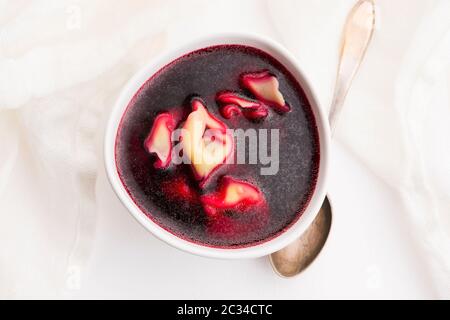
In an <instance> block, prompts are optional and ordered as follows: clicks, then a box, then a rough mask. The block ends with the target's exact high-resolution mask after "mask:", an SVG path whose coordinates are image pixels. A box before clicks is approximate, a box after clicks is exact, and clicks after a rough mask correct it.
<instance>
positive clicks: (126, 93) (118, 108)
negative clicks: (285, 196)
mask: <svg viewBox="0 0 450 320" xmlns="http://www.w3.org/2000/svg"><path fill="white" fill-rule="evenodd" d="M230 44H238V45H247V46H252V47H255V48H258V49H260V50H262V51H265V52H267V53H268V54H269V55H271V56H272V57H274V58H275V59H276V60H278V61H279V62H281V64H283V65H284V66H285V67H286V68H287V69H288V70H289V71H290V72H291V73H292V75H293V76H294V77H295V79H296V80H297V81H298V82H299V83H300V85H301V87H302V89H303V90H304V92H305V94H306V96H307V99H308V101H309V103H310V104H311V108H312V110H313V113H314V117H315V119H316V125H317V129H318V132H319V145H320V162H319V175H318V178H317V183H316V187H315V190H314V192H313V195H312V197H311V199H310V201H309V204H308V205H307V207H306V208H305V210H304V212H303V213H302V215H301V217H300V218H299V219H298V220H297V221H295V222H294V223H293V224H291V225H290V226H289V227H287V228H286V229H285V230H283V232H281V233H280V234H278V235H276V236H275V237H273V238H271V239H269V240H267V241H263V242H261V243H256V244H255V245H250V246H246V247H241V248H218V247H210V246H207V245H201V244H198V243H194V242H191V241H189V240H186V239H183V238H180V237H178V236H177V235H175V234H173V233H171V232H170V231H168V230H166V229H165V228H163V227H162V226H160V225H158V224H157V223H156V222H154V221H153V220H152V219H150V218H149V217H148V216H147V215H146V214H145V213H144V212H142V210H141V209H140V208H139V207H138V206H137V204H136V203H135V202H134V201H133V199H132V198H131V197H130V195H129V194H128V192H127V191H126V189H125V187H124V186H123V184H122V181H121V179H120V177H119V174H118V171H117V167H116V161H115V142H116V136H117V131H118V128H119V124H120V121H121V119H122V116H123V114H124V112H125V110H126V108H127V106H128V105H129V102H130V101H131V99H132V98H133V97H134V95H135V94H136V92H137V91H138V90H139V89H140V88H141V87H142V85H143V84H144V83H145V82H146V81H147V80H148V79H149V78H150V77H151V76H152V75H154V74H155V73H156V72H157V71H158V70H160V69H161V68H162V67H164V66H165V65H167V64H168V63H170V62H172V61H173V60H175V59H177V58H179V57H181V56H183V55H185V54H187V53H189V52H192V51H195V50H198V49H201V48H205V47H210V46H215V45H230ZM329 153H330V129H329V124H328V117H327V116H326V114H325V111H324V110H323V109H322V107H321V106H320V103H319V100H318V99H317V96H316V91H315V90H314V88H313V87H312V85H311V82H310V81H309V79H308V78H307V76H306V75H305V73H304V72H303V70H302V69H301V67H300V64H299V63H298V61H297V59H296V58H295V57H294V56H293V55H292V54H291V53H290V52H289V51H288V50H287V49H285V48H284V47H283V46H281V45H280V44H278V43H277V42H275V41H274V40H272V39H269V38H268V37H262V36H260V35H257V34H251V33H223V34H219V35H209V36H204V37H200V38H197V39H194V40H191V41H187V42H186V43H184V44H182V45H178V46H176V48H174V49H169V50H167V51H166V52H164V53H162V54H160V55H159V56H158V57H157V58H155V59H152V61H151V62H150V63H148V64H147V65H145V66H144V67H143V68H141V69H140V70H139V71H138V72H137V73H136V74H135V75H134V76H133V77H132V78H131V79H130V80H129V81H128V82H127V83H126V85H125V86H124V87H123V89H122V91H121V93H120V94H119V97H118V98H117V100H116V103H115V105H114V107H113V109H112V112H111V114H110V116H109V119H108V122H107V126H106V131H105V136H104V161H105V169H106V173H107V177H108V180H109V182H110V184H111V186H112V188H113V190H114V191H115V193H116V195H117V196H118V198H119V199H120V201H121V202H122V203H123V204H124V206H125V207H126V208H127V209H128V211H129V212H130V214H131V215H132V216H133V217H134V218H135V219H136V220H137V221H138V222H139V223H140V224H141V225H143V226H144V227H145V228H146V229H147V230H148V231H150V232H151V233H152V234H153V235H155V236H156V237H157V238H159V239H160V240H162V241H164V242H166V243H167V244H169V245H171V246H173V247H175V248H178V249H181V250H183V251H186V252H189V253H192V254H196V255H200V256H204V257H211V258H223V259H241V258H257V257H261V256H265V255H269V254H271V253H273V252H275V251H278V250H280V249H282V248H283V247H285V246H287V245H288V244H290V243H291V242H293V241H294V240H295V239H296V238H297V237H299V236H300V235H301V234H302V233H303V232H304V231H305V230H306V229H307V228H308V227H309V225H310V224H311V223H312V221H313V220H314V218H315V217H316V215H317V213H318V212H319V209H320V207H321V205H322V202H323V201H324V199H325V196H326V191H327V189H326V185H327V181H328V176H329V174H328V171H329Z"/></svg>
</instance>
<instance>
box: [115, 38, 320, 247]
mask: <svg viewBox="0 0 450 320" xmlns="http://www.w3.org/2000/svg"><path fill="white" fill-rule="evenodd" d="M246 75H249V76H248V77H247V78H246ZM149 76H151V77H150V78H149V79H148V80H147V81H146V82H145V84H144V85H143V86H142V87H141V89H140V90H139V91H138V92H137V93H136V95H135V96H134V98H133V99H132V101H130V103H129V105H128V107H127V109H126V111H125V113H124V115H123V117H122V119H121V122H120V126H119V130H118V133H117V137H116V147H115V157H116V164H117V169H118V173H119V176H120V179H121V181H122V183H123V185H124V187H125V188H126V190H127V192H128V193H129V195H130V197H131V198H132V199H133V201H134V202H135V203H136V204H137V206H138V207H139V208H140V209H141V210H142V211H143V213H144V214H146V215H147V216H148V218H149V219H152V220H153V221H154V222H156V223H157V224H158V225H160V226H161V227H163V228H164V229H166V230H168V231H169V232H171V233H173V234H175V235H177V236H179V237H181V238H184V239H187V240H189V241H192V242H195V243H198V244H202V245H206V246H212V247H220V248H240V247H245V246H250V245H255V244H257V243H260V242H263V241H267V240H268V239H271V238H273V237H275V236H277V235H279V234H280V233H281V232H283V231H284V230H285V229H286V228H287V227H289V226H290V225H291V224H293V223H294V222H295V221H297V219H299V218H300V216H301V214H302V213H303V211H304V209H305V208H306V206H307V205H308V203H309V201H310V199H311V196H312V194H313V192H314V189H315V186H316V182H317V177H318V169H319V160H320V155H319V134H318V130H317V126H316V121H315V118H314V115H313V112H312V109H311V106H310V103H309V101H308V100H307V98H306V95H305V94H304V91H303V89H302V87H301V86H300V84H299V83H298V82H297V81H296V80H295V78H294V77H293V76H292V75H291V74H290V73H289V71H288V70H287V69H286V68H285V67H284V66H283V65H282V64H281V63H280V62H278V61H277V60H276V59H274V58H273V57H271V56H270V55H269V54H267V53H265V52H263V51H261V50H259V49H256V48H253V47H249V46H242V45H222V46H214V47H208V48H204V49H200V50H197V51H194V52H191V53H189V54H187V55H185V56H182V57H180V58H178V59H176V60H175V61H173V62H171V63H169V64H168V65H166V66H165V67H163V68H162V69H161V70H160V71H158V72H157V73H156V74H155V75H153V76H152V75H149ZM269 76H270V77H272V78H268V77H269ZM266 79H268V81H267V82H264V81H266ZM273 79H276V80H277V83H278V84H279V92H280V93H281V94H282V97H283V99H284V101H285V105H282V103H281V104H280V103H278V105H277V104H274V103H271V101H269V100H270V99H269V100H267V97H265V96H264V95H263V94H262V95H260V94H258V91H257V90H259V87H258V85H259V84H260V83H261V84H262V85H266V83H269V86H270V85H272V82H270V81H273ZM252 81H254V82H252ZM258 81H259V82H258ZM253 83H255V86H254V87H252V84H253ZM255 88H256V89H255ZM261 88H262V86H261ZM264 88H266V87H264ZM253 89H254V90H253ZM223 93H225V94H228V93H231V97H230V96H227V95H222V96H220V95H221V94H223ZM234 95H235V96H236V97H237V98H236V97H235V96H234ZM238 98H239V99H244V100H245V101H247V100H248V101H250V102H251V104H248V105H249V106H250V108H247V109H246V108H244V107H242V105H245V101H244V102H242V105H240V102H241V101H240V100H239V99H238ZM278 98H279V96H278ZM230 99H231V100H230ZM233 99H234V100H233ZM229 101H231V102H233V103H229ZM278 102H279V99H278ZM194 105H198V106H199V107H193V106H194ZM203 107H204V109H205V110H206V112H205V114H206V115H207V117H209V118H208V119H215V120H217V121H216V122H214V121H215V120H214V121H212V125H213V126H214V125H215V123H218V125H217V126H218V127H220V126H221V125H224V126H226V127H227V128H229V129H243V130H247V129H255V130H259V129H267V130H268V132H269V138H268V140H269V142H270V130H272V129H278V130H279V157H278V159H279V170H278V172H277V173H276V174H274V175H261V171H260V169H261V168H264V167H268V165H267V164H261V163H260V162H259V161H257V163H256V164H249V163H248V162H249V161H248V160H249V152H250V149H251V148H249V146H248V144H247V145H246V156H247V157H246V159H247V161H246V163H247V164H221V165H220V166H217V168H214V170H210V171H208V176H207V177H204V179H203V180H199V179H200V178H199V172H200V169H201V168H200V169H197V171H196V170H195V168H193V166H192V165H189V164H180V165H175V164H173V163H169V160H170V159H166V160H168V161H167V164H166V162H164V161H158V160H159V159H158V157H161V155H158V153H155V152H153V153H152V152H149V151H154V149H151V147H149V143H152V142H153V140H154V137H150V135H151V133H152V130H153V132H157V131H156V130H155V129H153V128H154V126H156V124H155V123H158V122H161V123H163V124H164V125H165V126H166V127H163V129H166V128H170V127H171V129H175V128H183V126H184V127H188V124H189V123H190V122H189V121H190V119H191V118H193V117H191V118H190V115H191V114H192V113H193V111H194V109H195V108H197V109H198V108H203ZM193 108H194V109H193ZM158 119H160V120H161V121H158ZM205 119H206V118H205ZM163 120H164V121H163ZM205 121H208V120H205ZM210 122H211V121H210ZM163 131H164V130H163ZM169 133H170V132H169ZM149 137H150V138H151V139H150V138H149ZM150 140H151V141H150ZM149 141H150V142H149ZM172 147H173V146H172ZM155 148H156V147H155ZM233 148H234V151H236V150H235V149H236V142H235V143H234V145H233ZM156 149H157V148H156ZM270 151H271V150H270V143H269V152H270ZM227 188H228V189H227ZM236 190H238V191H237V192H238V193H237V194H239V192H244V193H245V196H246V198H245V199H242V201H240V202H236V201H234V200H235V198H233V195H234V193H232V192H234V191H236ZM227 195H228V196H227ZM230 195H231V196H230ZM229 199H233V201H234V202H233V201H231V200H229ZM227 201H228V202H227ZM230 201H231V202H230Z"/></svg>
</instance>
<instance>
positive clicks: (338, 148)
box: [0, 0, 450, 299]
mask: <svg viewBox="0 0 450 320" xmlns="http://www.w3.org/2000/svg"><path fill="white" fill-rule="evenodd" d="M355 2H356V1H353V0H342V1H335V0H321V1H317V0H295V1H294V0H282V1H281V0H278V1H269V0H260V1H251V0H249V1H234V0H233V1H232V0H228V1H197V0H191V1H114V2H112V1H106V0H96V1H87V0H86V1H39V0H36V1H32V2H31V1H0V24H1V25H2V29H1V31H0V150H1V151H0V297H2V298H254V299H258V298H288V299H290V298H445V297H446V298H449V297H450V256H449V252H450V240H449V234H450V216H449V212H450V191H449V190H450V142H449V139H448V137H449V136H450V126H449V125H448V123H449V120H450V108H449V107H450V104H449V88H450V85H449V84H450V82H449V80H450V68H449V59H448V57H449V53H450V21H449V20H448V17H449V16H450V1H448V0H427V1H425V0H423V1H422V0H414V1H412V0H397V1H392V0H375V2H376V4H377V29H376V32H375V34H374V38H373V42H372V45H371V47H370V49H369V51H368V52H367V55H366V59H365V61H364V63H363V65H362V67H361V70H360V73H359V74H358V76H357V78H356V79H355V82H354V86H353V87H352V90H351V92H350V94H349V96H348V100H347V103H346V106H345V110H344V112H343V115H342V117H341V121H340V123H339V127H338V129H337V132H336V142H335V144H334V147H333V156H334V159H333V163H332V168H331V169H332V174H331V175H332V177H331V183H330V189H329V190H330V191H329V194H330V197H331V201H332V205H333V210H334V217H333V225H332V231H331V234H330V238H329V239H328V242H327V244H326V246H325V248H324V250H323V252H322V253H321V255H320V256H319V258H318V259H317V260H316V261H315V262H314V263H313V264H312V265H311V266H310V267H309V268H308V269H307V270H306V271H305V272H304V273H303V274H301V275H300V276H299V277H298V278H296V279H289V280H286V279H281V278H279V277H277V276H276V275H275V274H274V273H273V272H272V270H271V267H270V265H269V263H268V261H267V259H256V260H241V261H219V260H209V259H205V258H199V257H195V256H191V255H189V254H186V253H183V252H180V251H178V250H176V249H173V248H170V247H168V246H167V245H165V244H163V243H161V242H160V241H158V240H156V239H155V238H154V237H152V236H151V235H150V234H148V233H147V232H146V231H145V230H144V229H143V228H142V227H141V226H140V225H138V224H137V222H135V221H134V219H132V218H131V216H130V215H129V214H128V213H127V212H126V210H125V209H124V208H123V206H122V205H121V204H120V202H119V201H118V200H117V198H116V197H115V195H114V193H113V191H112V189H111V188H110V186H109V185H108V183H107V180H106V177H105V173H104V167H103V159H102V153H101V147H102V138H103V137H102V136H103V130H104V124H105V120H106V119H107V117H108V114H109V111H110V109H111V107H112V105H113V103H114V101H115V99H116V97H117V95H118V92H119V91H120V88H121V87H122V86H123V85H124V83H125V82H126V81H127V80H128V79H129V78H130V77H131V76H132V74H133V73H135V72H136V71H137V70H139V68H141V67H142V66H143V65H145V64H146V63H148V62H149V61H151V59H152V58H153V57H155V56H156V55H158V54H160V53H163V52H164V51H165V50H167V49H168V48H173V47H175V46H177V45H178V44H179V43H181V42H184V41H186V40H189V39H191V38H193V37H196V36H200V35H204V34H214V33H216V32H220V31H248V32H256V33H259V34H262V35H265V36H267V37H271V38H273V39H275V40H276V41H279V42H280V43H281V44H282V45H284V46H286V48H288V49H289V50H290V51H291V52H292V53H293V54H294V55H295V56H296V57H297V58H298V60H299V61H300V63H301V64H302V67H303V69H304V70H305V72H306V73H307V74H308V76H309V77H310V78H311V79H312V85H313V86H314V87H315V88H316V90H317V91H318V93H319V99H320V100H321V103H322V104H323V105H324V106H328V105H329V103H330V100H331V95H332V90H333V83H334V77H335V72H336V67H337V56H338V51H337V50H338V43H339V36H340V31H341V30H342V25H343V22H344V20H345V17H346V14H347V13H348V11H349V10H350V8H351V7H352V5H353V4H354V3H355Z"/></svg>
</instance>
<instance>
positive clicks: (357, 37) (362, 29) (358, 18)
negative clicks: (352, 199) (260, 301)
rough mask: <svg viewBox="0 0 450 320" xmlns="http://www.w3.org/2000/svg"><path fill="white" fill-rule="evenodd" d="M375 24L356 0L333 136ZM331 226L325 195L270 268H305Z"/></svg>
mask: <svg viewBox="0 0 450 320" xmlns="http://www.w3.org/2000/svg"><path fill="white" fill-rule="evenodd" d="M374 26H375V5H374V3H373V0H359V1H358V2H357V3H356V4H355V6H354V7H353V8H352V10H351V11H350V13H349V15H348V17H347V20H346V22H345V26H344V30H343V34H342V40H341V48H340V55H339V66H338V72H337V77H336V84H335V89H334V96H333V101H332V104H331V108H330V114H329V122H330V128H331V134H332V135H333V133H334V129H335V127H336V123H337V120H338V117H339V114H340V113H341V110H342V106H343V105H344V100H345V97H346V96H347V93H348V90H349V89H350V85H351V83H352V80H353V78H354V77H355V74H356V72H357V71H358V68H359V66H360V64H361V61H362V60H363V58H364V54H365V53H366V50H367V47H368V45H369V42H370V39H371V38H372V34H373V30H374ZM330 227H331V206H330V203H329V201H328V199H327V198H326V199H325V201H324V203H323V204H322V208H321V209H320V211H319V213H318V214H317V217H316V218H315V219H314V221H313V223H312V224H311V226H310V227H309V228H308V229H307V230H306V232H305V233H304V234H303V235H302V236H301V237H300V238H298V239H297V240H296V241H294V242H293V243H291V244H290V245H288V246H287V247H285V248H283V249H281V250H279V251H277V252H275V253H273V254H271V255H270V262H271V264H272V267H273V269H274V271H275V272H276V273H277V274H279V275H280V276H282V277H293V276H295V275H297V274H299V273H300V272H302V271H303V270H304V269H305V268H306V267H308V266H309V265H310V264H311V263H312V262H313V261H314V259H315V258H316V257H317V255H318V254H319V252H320V251H321V249H322V247H323V246H324V244H325V242H326V239H327V237H328V233H329V231H330Z"/></svg>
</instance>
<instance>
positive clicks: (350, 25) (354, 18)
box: [328, 0, 375, 135]
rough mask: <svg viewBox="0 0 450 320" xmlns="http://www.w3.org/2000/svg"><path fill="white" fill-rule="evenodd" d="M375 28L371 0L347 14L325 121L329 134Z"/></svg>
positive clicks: (373, 6)
mask: <svg viewBox="0 0 450 320" xmlns="http://www.w3.org/2000/svg"><path fill="white" fill-rule="evenodd" d="M374 26H375V5H374V3H373V0H360V1H359V2H358V3H356V5H355V6H354V7H353V8H352V10H351V11H350V13H349V15H348V17H347V20H346V22H345V26H344V30H343V33H342V40H341V48H340V53H339V66H338V72H337V75H336V84H335V89H334V96H333V101H332V103H331V108H330V113H329V118H328V120H329V122H330V128H331V134H332V135H333V134H334V129H335V127H336V123H337V121H338V118H339V115H340V113H341V110H342V106H343V105H344V100H345V97H346V96H347V93H348V90H349V89H350V85H351V83H352V80H353V78H354V77H355V74H356V72H357V71H358V68H359V66H360V64H361V61H362V60H363V58H364V54H365V53H366V50H367V47H368V45H369V42H370V39H371V38H372V34H373V30H374Z"/></svg>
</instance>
